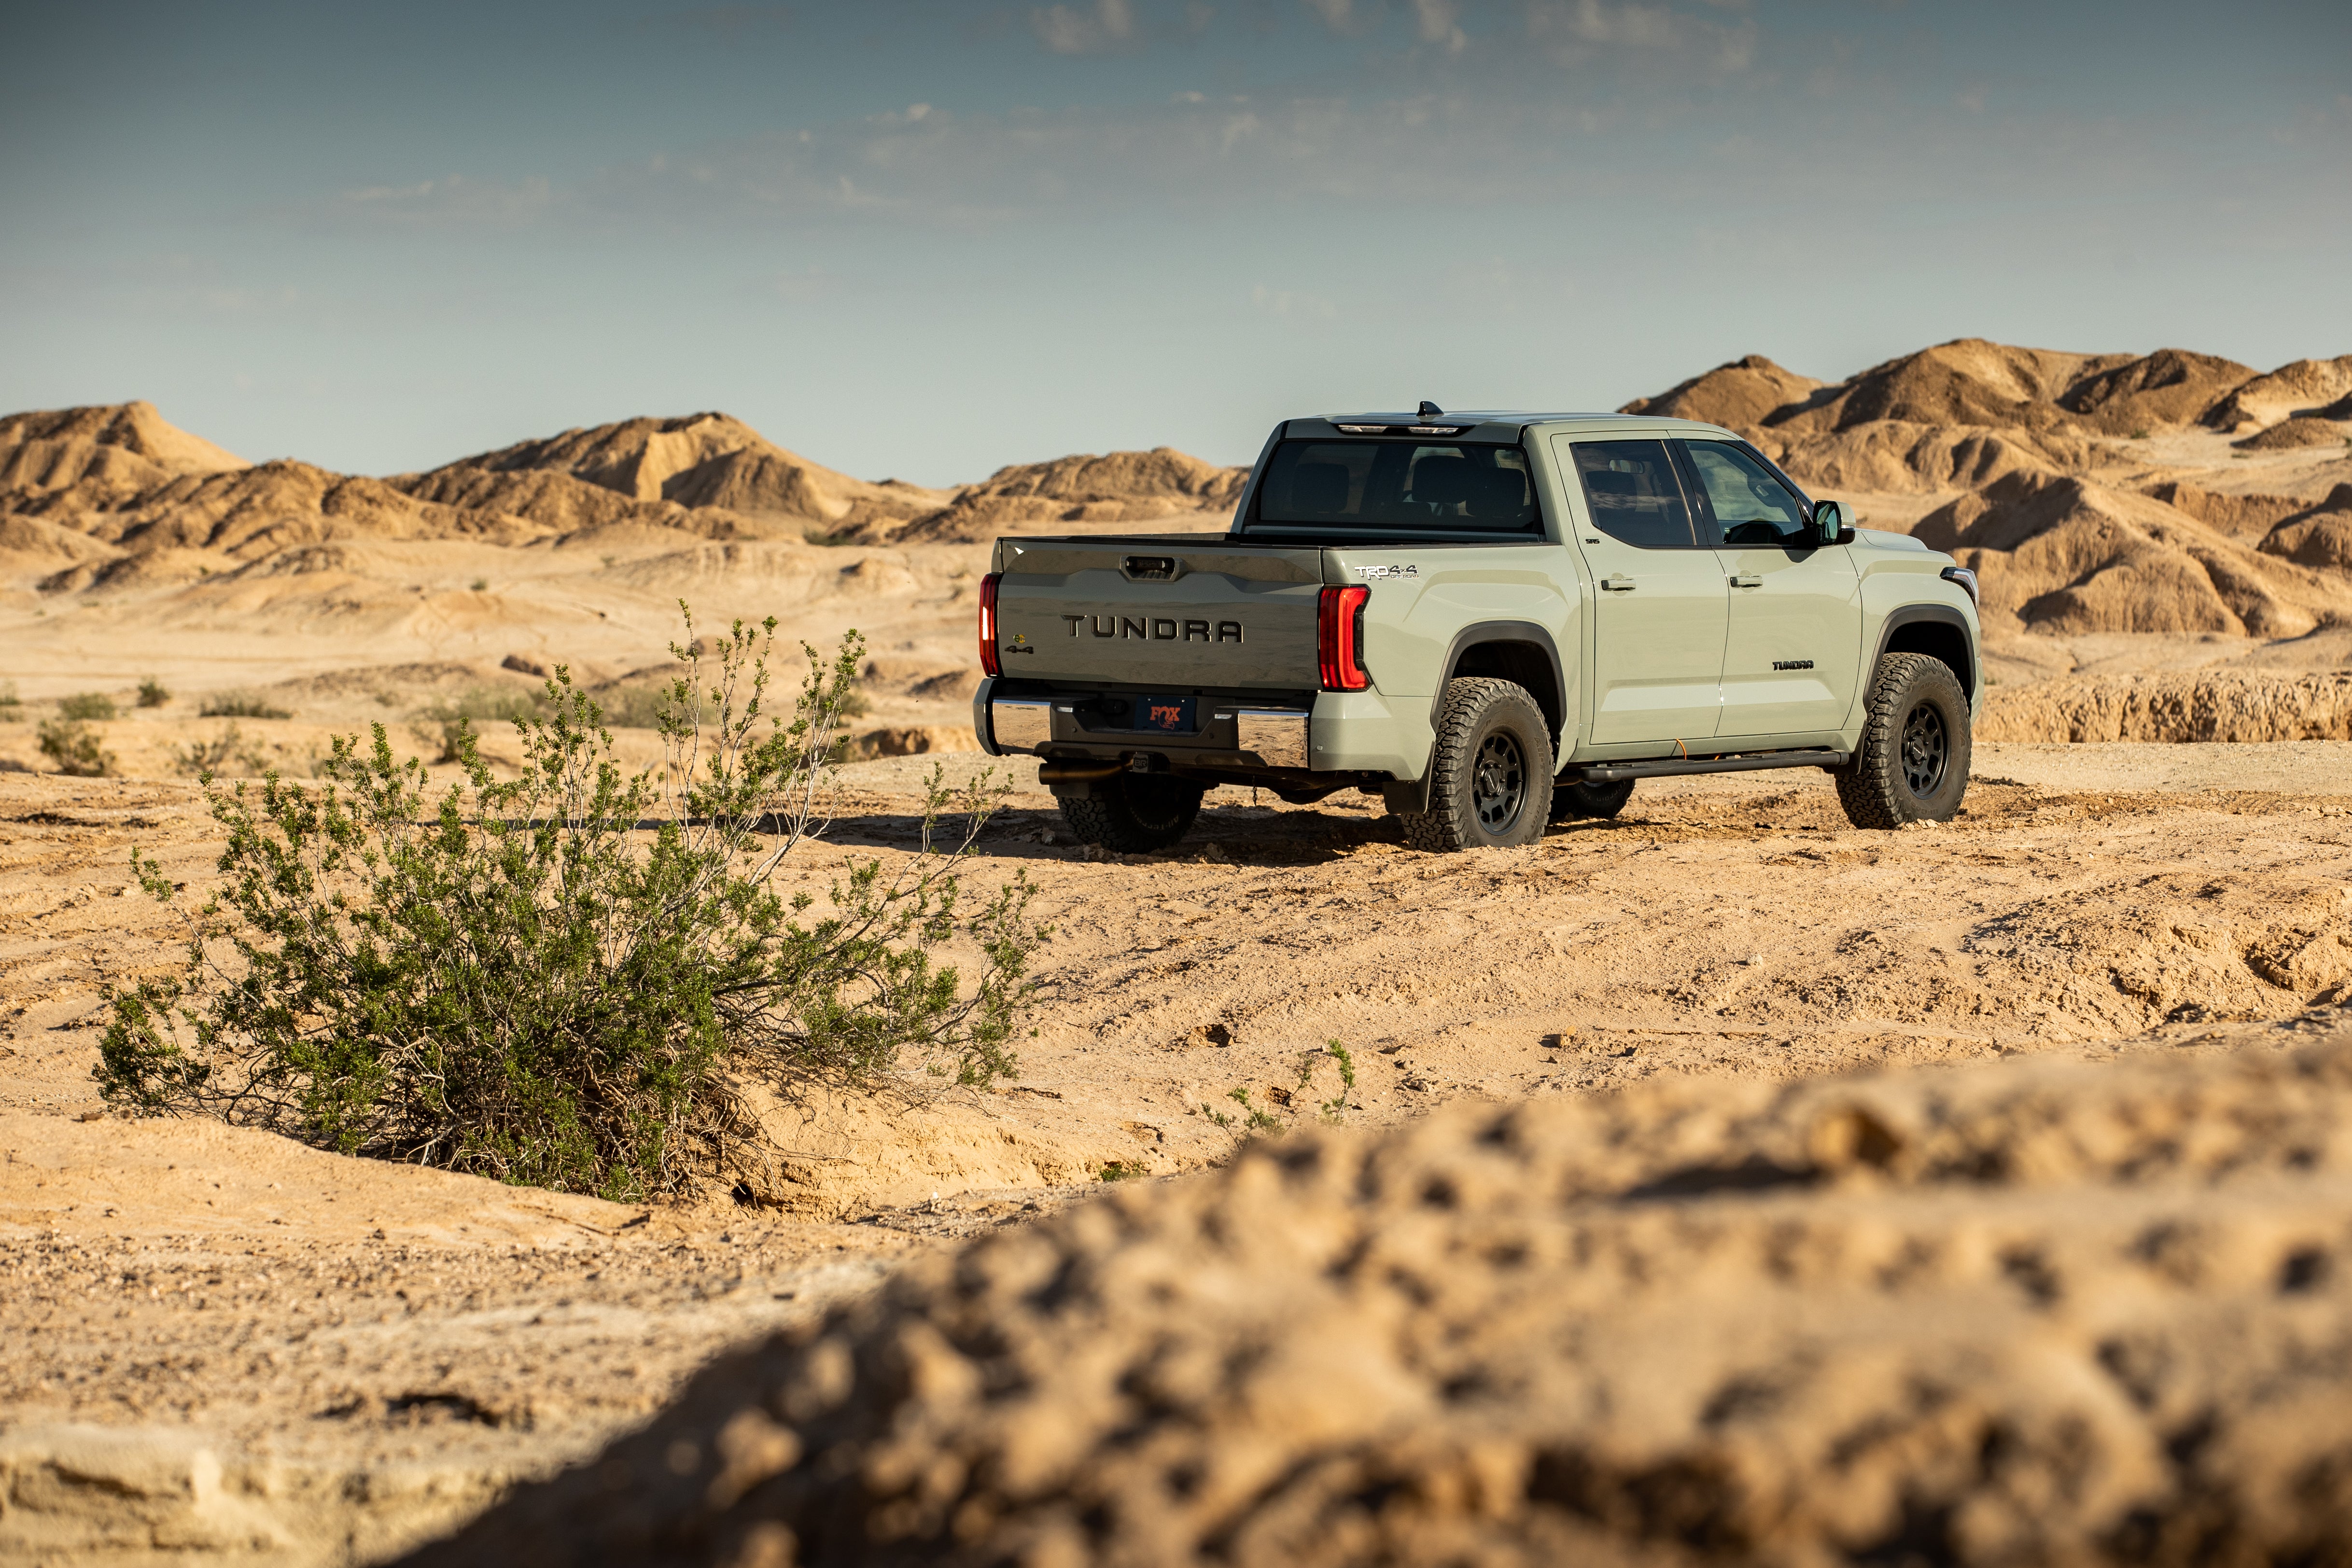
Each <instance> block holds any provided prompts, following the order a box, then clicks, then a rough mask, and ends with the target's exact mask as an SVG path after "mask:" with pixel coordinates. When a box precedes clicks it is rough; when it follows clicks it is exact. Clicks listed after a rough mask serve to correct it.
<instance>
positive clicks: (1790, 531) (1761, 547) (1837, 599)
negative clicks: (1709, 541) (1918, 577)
mask: <svg viewBox="0 0 2352 1568" xmlns="http://www.w3.org/2000/svg"><path fill="white" fill-rule="evenodd" d="M1675 445H1676V446H1677V447H1680V448H1681V450H1682V455H1683V458H1684V460H1685V464H1686V465H1687V467H1686V477H1687V478H1688V479H1689V480H1690V489H1691V491H1692V492H1693V494H1694V495H1695V496H1696V499H1697V500H1698V503H1699V513H1700V515H1699V518H1698V527H1699V534H1700V537H1701V538H1702V539H1705V538H1707V537H1708V536H1709V535H1710V534H1712V535H1713V542H1715V543H1716V555H1717V559H1718V560H1719V561H1720V563H1721V566H1722V572H1723V574H1724V576H1725V578H1726V579H1727V581H1728V584H1729V586H1730V590H1731V605H1730V611H1731V616H1730V629H1729V633H1728V636H1727V637H1726V639H1725V643H1724V651H1723V722H1722V724H1721V725H1720V726H1719V727H1718V728H1717V731H1716V733H1717V734H1718V735H1720V736H1723V737H1726V738H1727V739H1728V738H1734V737H1738V738H1746V737H1748V736H1764V735H1789V734H1797V733H1803V732H1808V731H1811V732H1819V731H1831V730H1836V729H1839V728H1841V727H1842V726H1843V724H1844V723H1845V720H1846V714H1847V711H1848V710H1850V709H1852V707H1853V697H1854V683H1855V680H1856V679H1857V677H1858V675H1859V672H1860V669H1861V665H1862V582H1861V579H1860V578H1859V577H1858V576H1856V575H1855V574H1854V568H1853V552H1851V551H1849V550H1847V549H1846V548H1845V547H1844V546H1843V545H1836V544H1833V545H1829V546H1826V547H1823V546H1819V545H1816V544H1814V543H1813V542H1812V531H1811V524H1810V523H1809V522H1808V521H1806V516H1805V510H1804V503H1803V502H1802V501H1801V500H1799V499H1798V498H1797V497H1796V496H1794V495H1792V494H1790V491H1789V489H1788V487H1787V486H1786V485H1783V484H1782V483H1781V482H1780V479H1778V478H1777V477H1776V476H1775V475H1774V474H1773V473H1772V471H1771V470H1770V469H1769V468H1766V467H1765V466H1764V465H1763V464H1761V463H1759V462H1758V461H1757V460H1756V459H1755V458H1752V457H1750V456H1748V454H1747V453H1746V452H1743V451H1741V450H1740V449H1739V448H1738V447H1735V446H1733V445H1731V444H1730V443H1729V442H1727V441H1680V442H1676V443H1675Z"/></svg>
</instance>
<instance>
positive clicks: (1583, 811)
mask: <svg viewBox="0 0 2352 1568" xmlns="http://www.w3.org/2000/svg"><path fill="white" fill-rule="evenodd" d="M1631 799H1633V780H1632V779H1619V780H1618V781H1617V782H1616V783H1615V784H1585V783H1583V782H1582V781H1580V780H1578V781H1574V782H1555V783H1554V784H1552V786H1551V819H1552V820H1553V821H1554V822H1573V821H1575V820H1576V819H1577V818H1579V817H1589V816H1597V817H1600V818H1601V819H1602V820H1604V821H1605V820H1607V819H1608V818H1610V817H1612V816H1616V815H1617V814H1618V813H1619V812H1621V811H1622V810H1624V809H1625V803H1626V802H1627V801H1629V800H1631Z"/></svg>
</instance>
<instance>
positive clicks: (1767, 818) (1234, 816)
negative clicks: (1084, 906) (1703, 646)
mask: <svg viewBox="0 0 2352 1568" xmlns="http://www.w3.org/2000/svg"><path fill="white" fill-rule="evenodd" d="M2215 804H2217V805H2221V806H2222V808H2223V809H2231V808H2232V807H2233V806H2234V807H2235V808H2237V809H2246V810H2252V811H2253V812H2255V813H2256V814H2259V813H2260V812H2262V811H2264V810H2276V809H2280V808H2281V807H2282V806H2283V805H2294V804H2298V803H2297V802H2295V801H2293V800H2291V799H2290V797H2284V796H2271V795H2266V796H2261V797H2252V796H2248V797H2245V798H2244V799H2242V800H2240V799H2238V798H2237V797H2234V796H2233V797H2231V800H2229V801H2226V802H2225V801H2221V800H2218V799H2217V800H2216V802H2215ZM2164 809H2166V803H2165V800H2164V798H2163V797H2160V796H2152V795H2135V794H2112V795H2110V794H2096V795H2050V794H2044V793H2042V791H2040V790H2038V789H2035V788H2032V787H2031V786H2028V785H2024V784H2011V783H2008V782H2006V781H1992V780H1986V781H1980V782H1979V783H1978V784H1975V785H1974V786H1972V787H1971V788H1970V789H1969V795H1968V799H1967V801H1966V803H1965V804H1964V805H1963V806H1962V808H1961V811H1960V814H1959V815H1958V816H1956V817H1955V818H1954V819H1953V820H1952V821H1951V822H1950V823H1949V824H1947V825H1943V826H1942V828H1941V829H1940V830H1941V831H1945V832H1952V833H1961V834H1966V833H1970V832H1983V831H1986V830H1990V829H1998V828H2006V827H2017V826H2029V825H2039V826H2049V825H2052V824H2054V823H2057V822H2061V821H2066V820H2077V821H2097V820H2102V819H2105V818H2109V817H2115V816H2130V815H2135V814H2139V813H2147V812H2158V811H2162V810H2164ZM922 828H923V822H922V817H921V815H920V814H919V813H916V812H908V811H903V810H899V811H894V810H890V809H887V808H884V809H866V810H856V811H845V812H844V813H843V814H842V815H841V816H838V817H836V818H835V821H834V824H833V826H832V828H831V829H830V830H829V831H828V832H827V834H826V836H825V837H827V838H828V839H829V840H830V841H832V842H833V843H835V844H837V845H839V846H841V847H845V848H853V849H854V848H860V847H872V848H891V849H901V850H905V849H914V848H916V847H919V846H920V844H921V842H922ZM963 829H964V823H963V819H962V818H961V817H953V818H942V819H941V820H940V822H939V823H937V824H935V825H934V826H933V829H932V843H933V845H934V846H935V847H941V848H947V847H952V846H954V845H955V844H956V843H959V842H961V838H962V836H963ZM1857 831H1860V830H1858V829H1856V828H1854V827H1853V825H1852V824H1851V823H1849V822H1848V821H1847V820H1846V817H1845V814H1844V812H1843V810H1842V809H1841V808H1840V806H1839V805H1838V800H1837V795H1836V794H1835V792H1834V791H1833V790H1832V789H1831V788H1830V787H1829V786H1828V785H1827V784H1812V783H1810V782H1808V783H1806V784H1799V785H1796V786H1794V787H1791V788H1788V789H1785V790H1774V791H1769V792H1751V793H1743V794H1739V795H1666V796H1661V797H1659V798H1657V799H1654V800H1648V801H1645V800H1643V798H1642V797H1641V796H1640V795H1635V796H1634V798H1633V800H1632V801H1631V802H1629V803H1628V804H1627V805H1626V807H1625V809H1624V810H1623V812H1622V813H1621V814H1620V815H1619V816H1616V817H1613V818H1610V819H1605V820H1603V819H1595V818H1589V817H1588V818H1580V819H1572V820H1570V821H1567V822H1559V823H1554V824H1552V825H1551V826H1549V828H1548V829H1547V830H1546V831H1545V834H1544V837H1543V839H1542V844H1543V845H1544V846H1545V847H1552V848H1573V847H1581V846H1587V845H1590V846H1592V847H1600V846H1601V845H1605V844H1612V843H1622V842H1624V841H1626V840H1628V839H1638V840H1643V841H1649V842H1657V843H1683V842H1691V841H1699V840H1735V841H1740V840H1744V841H1755V840H1760V839H1769V838H1772V837H1781V836H1786V835H1790V834H1802V835H1824V834H1851V833H1855V832H1857ZM1871 837H1872V838H1873V839H1874V840H1875V839H1878V838H1881V837H1885V838H1889V839H1891V838H1892V837H1894V836H1893V835H1879V834H1873V835H1871ZM972 853H973V854H974V855H975V856H977V857H981V858H988V859H997V860H1013V861H1022V860H1068V859H1071V858H1074V857H1076V856H1080V855H1090V854H1099V853H1100V852H1094V851H1089V850H1088V849H1087V847H1085V846H1083V845H1080V844H1078V843H1077V842H1076V839H1075V837H1073V835H1072V834H1071V832H1070V828H1069V825H1068V824H1067V823H1066V822H1065V821H1063V819H1062V816H1061V814H1060V813H1059V812H1056V811H1054V810H1051V809H1048V808H1043V807H1035V806H1016V807H1008V808H1006V809H1004V810H1002V811H1000V812H998V813H997V814H996V815H995V816H992V817H991V818H990V819H989V821H988V823H987V825H986V826H984V827H983V828H982V831H981V835H980V837H979V838H978V839H977V840H976V841H975V842H974V844H973V846H972ZM1382 853H1391V854H1395V853H1402V854H1414V853H1418V851H1415V850H1413V849H1412V848H1411V847H1409V846H1408V845H1406V843H1405V841H1404V833H1403V828H1402V825H1401V824H1400V823H1399V822H1398V821H1397V819H1396V818H1395V817H1393V816H1385V815H1382V814H1381V813H1379V812H1378V811H1377V809H1376V808H1373V807H1371V806H1370V805H1363V806H1357V807H1354V808H1353V809H1350V807H1349V805H1347V804H1336V803H1334V804H1325V805H1316V806H1274V805H1249V804H1246V803H1245V802H1241V801H1234V802H1221V801H1219V800H1218V798H1217V797H1216V796H1214V795H1212V796H1211V797H1210V798H1209V800H1208V802H1207V803H1205V804H1204V805H1202V810H1201V815H1200V818H1199V821H1198V822H1197V823H1196V824H1195V826H1193V828H1192V832H1191V833H1189V834H1187V835H1186V836H1185V837H1184V838H1183V839H1182V840H1181V842H1179V843H1178V844H1176V845H1174V846H1172V847H1170V848H1168V849H1165V850H1161V851H1159V852H1156V853H1150V854H1139V855H1118V856H1110V857H1108V858H1114V859H1118V860H1121V861H1126V862H1130V863H1150V862H1156V861H1188V862H1189V861H1200V860H1207V861H1210V862H1212V863H1213V862H1216V861H1219V860H1224V861H1230V862H1233V863H1235V864H1240V865H1251V866H1307V865H1318V864H1326V863H1330V862H1336V861H1339V860H1345V859H1349V858H1353V857H1355V856H1358V855H1362V854H1382Z"/></svg>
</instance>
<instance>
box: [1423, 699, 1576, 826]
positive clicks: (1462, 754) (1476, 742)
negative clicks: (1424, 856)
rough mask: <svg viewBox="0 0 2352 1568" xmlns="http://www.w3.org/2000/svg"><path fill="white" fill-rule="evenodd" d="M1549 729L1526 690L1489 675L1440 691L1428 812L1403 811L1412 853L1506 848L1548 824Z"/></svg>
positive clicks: (1549, 799)
mask: <svg viewBox="0 0 2352 1568" xmlns="http://www.w3.org/2000/svg"><path fill="white" fill-rule="evenodd" d="M1551 787H1552V786H1551V726H1550V725H1549V724H1548V723H1546V722H1545V721H1544V716H1543V710H1542V709H1540V708H1538V707H1537V706H1536V700H1535V699H1534V698H1532V697H1530V696H1528V693H1527V689H1525V688H1524V687H1521V686H1517V685H1516V684H1514V683H1513V682H1511V681H1507V680H1497V679H1494V678H1493V677H1491V676H1465V677H1463V678H1462V679H1456V680H1450V681H1448V682H1446V684H1445V700H1444V703H1442V704H1441V705H1440V706H1439V708H1438V710H1437V744H1436V745H1435V746H1433V747H1432V748H1431V750H1430V754H1429V809H1428V810H1427V811H1401V812H1399V813H1397V818H1398V820H1399V821H1401V822H1402V824H1403V825H1404V841H1405V842H1406V843H1407V844H1410V845H1412V847H1414V848H1415V849H1430V850H1439V851H1443V850H1449V849H1479V848H1510V847H1516V846H1517V845H1521V844H1532V843H1534V842H1535V841H1536V840H1537V839H1538V838H1540V837H1543V830H1544V824H1545V823H1546V822H1548V821H1549V820H1550V817H1551Z"/></svg>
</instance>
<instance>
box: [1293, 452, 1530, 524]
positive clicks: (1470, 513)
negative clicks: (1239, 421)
mask: <svg viewBox="0 0 2352 1568" xmlns="http://www.w3.org/2000/svg"><path fill="white" fill-rule="evenodd" d="M1252 521H1254V522H1255V523H1259V524H1264V525H1268V526H1273V527H1280V528H1306V529H1324V528H1345V529H1371V530H1379V529H1394V530H1397V531H1411V532H1415V533H1426V532H1429V531H1433V530H1436V531H1459V532H1463V533H1525V534H1539V533H1541V532H1542V531H1543V514H1542V511H1541V510H1540V509H1539V508H1538V505H1537V502H1536V487H1535V479H1534V476H1533V475H1532V474H1531V473H1529V471H1528V455H1527V453H1526V452H1525V451H1524V450H1522V449H1521V448H1519V447H1506V446H1490V445H1486V444H1484V443H1472V442H1466V441H1422V442H1413V441H1393V440H1362V441H1346V440H1304V441H1284V442H1281V443H1280V444H1278V445H1277V446H1276V447H1275V449H1274V455H1273V456H1272V457H1271V458H1268V459H1267V460H1266V466H1265V480H1264V482H1263V483H1262V484H1260V486H1259V487H1258V496H1257V504H1256V508H1255V514H1254V516H1253V518H1252Z"/></svg>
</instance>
